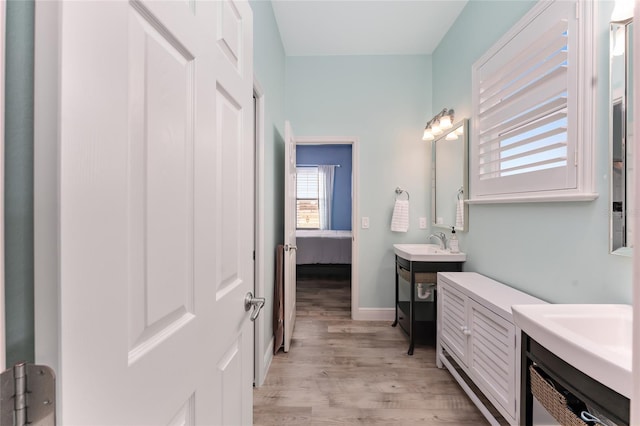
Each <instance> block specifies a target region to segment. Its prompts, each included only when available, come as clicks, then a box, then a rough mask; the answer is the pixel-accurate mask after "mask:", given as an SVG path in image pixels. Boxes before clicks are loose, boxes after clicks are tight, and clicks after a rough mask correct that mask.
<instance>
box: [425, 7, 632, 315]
mask: <svg viewBox="0 0 640 426" xmlns="http://www.w3.org/2000/svg"><path fill="white" fill-rule="evenodd" d="M533 4H534V2H531V1H527V2H525V1H482V0H472V1H470V2H469V3H468V4H467V6H466V7H465V9H464V10H463V11H462V13H461V14H460V16H459V17H458V19H457V21H456V22H455V24H454V25H453V26H452V28H451V29H450V30H449V32H448V33H447V35H446V36H445V37H444V38H443V40H442V42H441V43H440V45H439V46H438V48H437V49H436V51H435V52H434V53H433V87H434V90H433V107H434V109H438V108H441V107H442V106H443V105H447V106H449V107H453V108H455V110H456V113H458V114H464V115H465V116H467V117H468V116H470V112H471V65H472V64H473V63H474V62H475V61H476V60H477V59H478V58H479V57H480V56H482V54H483V53H484V52H485V51H486V50H487V49H488V48H489V47H490V46H491V45H493V43H494V42H495V41H497V40H498V39H499V38H500V36H501V35H502V34H504V33H505V32H506V31H507V30H508V29H509V28H510V27H511V26H512V25H513V24H515V23H516V22H517V21H518V20H519V19H520V18H521V17H522V16H523V15H524V14H525V13H526V12H527V11H528V10H529V9H530V8H531V6H532V5H533ZM596 9H597V15H596V16H597V25H596V34H597V48H596V49H597V50H596V52H597V58H598V59H597V87H596V90H597V95H596V105H597V109H596V122H595V125H596V134H595V143H596V169H595V176H596V184H597V191H598V193H599V194H600V197H599V198H598V199H597V200H596V201H593V202H578V203H575V202H574V203H568V202H565V203H544V204H535V203H531V204H498V205H471V206H470V208H469V233H468V234H462V235H461V238H460V239H461V241H460V244H461V247H462V250H463V251H465V252H467V253H468V260H467V262H466V264H465V270H467V271H477V272H480V273H482V274H484V275H487V276H490V277H492V278H495V279H497V280H499V281H501V282H504V283H505V284H509V285H512V286H513V287H516V288H520V289H523V290H524V291H526V292H528V293H531V294H533V295H536V296H538V297H541V298H542V299H545V300H548V301H550V302H555V303H563V302H564V303H570V302H575V303H589V302H591V303H607V302H610V303H631V272H632V270H631V259H630V258H627V257H620V256H615V255H610V254H609V243H608V241H609V240H608V238H609V236H608V235H609V222H608V205H609V182H608V174H609V170H608V157H609V151H608V133H607V132H608V106H607V105H608V75H609V71H608V49H609V47H608V31H609V26H608V19H609V16H610V15H611V9H612V3H611V2H604V1H603V2H597V3H596Z"/></svg>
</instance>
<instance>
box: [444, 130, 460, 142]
mask: <svg viewBox="0 0 640 426" xmlns="http://www.w3.org/2000/svg"><path fill="white" fill-rule="evenodd" d="M445 139H446V140H448V141H455V140H457V139H458V135H457V134H456V132H451V133H449V134H448V135H447V137H446V138H445Z"/></svg>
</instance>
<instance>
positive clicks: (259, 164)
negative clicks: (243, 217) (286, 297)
mask: <svg viewBox="0 0 640 426" xmlns="http://www.w3.org/2000/svg"><path fill="white" fill-rule="evenodd" d="M253 94H254V96H255V97H256V117H255V121H256V135H255V141H254V147H255V152H254V155H255V177H256V179H255V182H256V186H255V212H254V220H255V241H254V244H255V248H254V250H255V252H256V253H255V254H256V258H255V262H254V276H255V281H254V284H253V285H254V287H253V293H254V294H255V296H256V297H265V298H267V299H269V298H270V297H271V295H267V294H265V289H264V282H265V265H264V255H265V250H264V228H265V227H264V210H265V209H264V176H263V173H264V110H265V99H264V96H265V95H264V90H263V89H262V86H261V85H260V82H259V81H258V79H257V78H256V76H255V75H254V77H253ZM272 305H273V304H272ZM266 326H267V318H265V313H264V310H263V312H261V314H260V315H259V316H258V319H257V320H256V321H255V323H254V342H255V348H254V349H255V350H254V384H255V386H256V387H260V386H262V384H263V383H264V380H265V378H266V377H267V372H268V371H269V366H270V365H271V360H270V359H269V360H267V359H266V358H265V357H264V356H263V354H264V353H265V351H268V352H270V353H271V354H273V339H272V340H271V343H270V344H269V345H266V346H267V347H266V348H265V344H264V339H265V335H266ZM272 356H273V355H272Z"/></svg>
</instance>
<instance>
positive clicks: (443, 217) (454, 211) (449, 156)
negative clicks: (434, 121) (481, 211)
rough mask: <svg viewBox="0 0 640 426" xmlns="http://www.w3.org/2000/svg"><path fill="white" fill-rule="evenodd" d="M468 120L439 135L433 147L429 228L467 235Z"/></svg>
mask: <svg viewBox="0 0 640 426" xmlns="http://www.w3.org/2000/svg"><path fill="white" fill-rule="evenodd" d="M468 141H469V120H468V119H466V118H465V119H464V120H462V121H459V122H457V123H456V124H454V125H453V127H452V128H450V129H448V130H446V131H444V132H443V133H442V134H441V135H439V136H438V137H437V138H436V139H435V140H434V141H433V145H432V155H431V161H432V167H431V170H432V172H431V173H432V175H431V194H432V196H431V197H432V198H431V218H432V219H431V225H432V226H434V227H437V228H448V229H451V227H452V226H455V228H456V231H467V230H468V223H469V214H468V206H467V203H465V201H464V200H466V199H467V194H468V193H469V188H468V186H469V185H468V181H469V179H468V173H467V170H468V169H469V168H468V164H469V159H468V157H467V153H468Z"/></svg>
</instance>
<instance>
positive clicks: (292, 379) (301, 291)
mask: <svg viewBox="0 0 640 426" xmlns="http://www.w3.org/2000/svg"><path fill="white" fill-rule="evenodd" d="M350 298H351V289H350V284H349V281H345V280H336V279H313V278H311V279H304V280H299V281H298V299H297V305H298V311H297V321H296V327H295V330H294V335H293V340H292V344H291V349H290V351H289V352H288V353H283V352H282V351H280V352H279V353H278V354H277V355H276V356H275V357H274V359H273V363H272V365H271V368H270V369H269V373H268V375H267V378H266V380H265V383H264V385H263V386H262V387H260V388H256V389H255V390H254V424H255V425H256V426H272V425H282V426H289V425H310V426H314V425H317V426H325V425H389V426H412V425H422V426H424V425H460V426H464V425H486V424H488V422H487V421H486V420H485V418H484V417H483V416H482V414H481V413H480V412H479V410H478V409H477V408H476V407H475V406H474V405H473V403H472V402H471V400H470V399H469V398H468V397H467V395H466V394H465V393H464V392H463V391H462V390H461V389H460V387H459V386H458V384H457V383H456V382H455V381H454V379H453V378H452V377H451V375H450V374H449V373H448V372H447V371H446V370H440V369H438V368H436V366H435V348H434V347H433V345H429V344H422V345H421V344H418V345H417V346H416V349H415V351H414V355H413V356H408V355H407V347H408V340H407V338H406V336H405V335H404V334H403V333H402V331H401V330H400V329H399V328H393V327H391V326H390V323H389V322H380V321H352V320H351V319H350V316H351V306H350Z"/></svg>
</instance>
